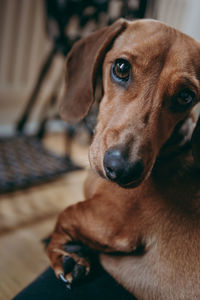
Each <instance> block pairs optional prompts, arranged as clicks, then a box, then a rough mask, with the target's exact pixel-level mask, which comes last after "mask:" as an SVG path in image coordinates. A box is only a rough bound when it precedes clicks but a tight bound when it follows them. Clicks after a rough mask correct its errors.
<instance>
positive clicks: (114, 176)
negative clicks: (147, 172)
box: [104, 149, 144, 186]
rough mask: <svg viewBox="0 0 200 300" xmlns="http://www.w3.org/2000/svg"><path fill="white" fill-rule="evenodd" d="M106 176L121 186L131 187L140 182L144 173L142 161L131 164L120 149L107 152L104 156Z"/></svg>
mask: <svg viewBox="0 0 200 300" xmlns="http://www.w3.org/2000/svg"><path fill="white" fill-rule="evenodd" d="M104 169H105V173H106V176H107V177H108V178H109V179H110V180H112V181H115V182H116V183H118V184H119V185H121V186H126V185H129V184H130V183H134V182H135V181H136V180H138V179H139V178H140V177H141V175H142V173H143V171H144V164H143V162H142V160H137V161H135V162H129V160H128V158H127V157H126V156H125V155H124V154H123V152H122V151H121V150H119V149H111V150H107V151H106V153H105V156H104Z"/></svg>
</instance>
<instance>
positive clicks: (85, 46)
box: [60, 19, 128, 123]
mask: <svg viewBox="0 0 200 300" xmlns="http://www.w3.org/2000/svg"><path fill="white" fill-rule="evenodd" d="M127 24H128V22H127V21H126V20H124V19H119V20H118V21H116V22H115V23H113V24H112V25H111V26H108V27H105V28H103V29H101V30H98V31H96V32H94V33H93V34H91V35H89V36H88V37H86V38H83V39H81V40H80V41H78V42H77V43H75V45H74V46H73V47H72V49H71V51H70V52H69V54H68V55H67V61H66V78H65V80H66V86H65V94H64V97H63V100H62V103H61V107H60V115H61V117H62V118H63V119H64V120H65V121H67V122H69V123H74V122H77V121H80V120H81V119H82V118H84V117H85V116H86V115H87V113H88V111H89V109H90V107H91V105H92V103H93V101H94V89H95V83H96V78H97V75H98V72H99V71H100V70H101V69H100V67H101V63H102V61H103V59H104V56H105V54H106V52H107V51H108V49H109V48H110V47H111V45H112V42H113V41H114V39H115V38H116V37H117V36H118V35H119V34H120V33H121V32H122V31H123V30H124V29H125V28H126V27H127Z"/></svg>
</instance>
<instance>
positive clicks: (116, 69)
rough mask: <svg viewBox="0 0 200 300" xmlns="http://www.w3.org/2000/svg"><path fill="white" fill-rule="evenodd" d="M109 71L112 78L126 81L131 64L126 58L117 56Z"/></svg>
mask: <svg viewBox="0 0 200 300" xmlns="http://www.w3.org/2000/svg"><path fill="white" fill-rule="evenodd" d="M111 71H112V76H113V77H114V79H117V80H121V81H125V82H127V81H128V80H129V77H130V72H131V64H130V63H129V62H128V60H126V59H122V58H118V59H116V61H115V62H114V63H113V65H112V69H111Z"/></svg>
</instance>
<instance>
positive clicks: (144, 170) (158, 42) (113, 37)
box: [61, 19, 200, 187]
mask: <svg viewBox="0 0 200 300" xmlns="http://www.w3.org/2000/svg"><path fill="white" fill-rule="evenodd" d="M101 72H102V82H103V97H102V100H101V103H100V111H99V116H98V123H97V126H96V133H95V136H94V139H93V142H92V144H91V147H90V153H89V158H90V163H91V166H92V168H93V169H94V170H96V171H97V172H98V173H99V174H101V175H102V176H104V177H106V178H108V179H110V180H112V181H115V182H116V183H118V184H119V185H121V186H123V187H134V186H136V185H138V184H139V183H141V182H142V180H144V179H145V178H146V177H147V176H148V175H149V174H150V172H151V170H152V167H153V165H154V163H155V161H156V158H157V156H158V154H159V152H160V149H161V148H162V146H163V145H164V144H165V143H166V141H167V140H168V139H169V138H170V136H171V135H172V133H173V132H174V129H175V128H176V127H177V126H178V124H179V123H180V122H182V121H183V120H184V119H186V118H187V116H188V115H189V113H190V111H191V109H192V108H193V107H194V106H195V104H196V103H197V102H198V101H199V96H200V95H199V92H200V90H199V88H200V44H199V43H198V42H196V41H195V40H194V39H192V38H190V37H189V36H187V35H185V34H183V33H181V32H179V31H177V30H175V29H174V28H171V27H169V26H166V25H165V24H163V23H160V22H158V21H154V20H139V21H135V22H129V21H126V20H124V19H120V20H118V21H117V22H115V23H113V24H112V25H111V26H109V27H106V28H104V29H102V30H99V31H97V32H95V33H93V34H92V35H90V36H89V37H86V38H84V39H82V40H80V41H79V42H77V43H76V44H75V45H74V47H73V48H72V50H71V52H70V53H69V55H68V57H67V66H66V76H67V78H66V93H65V97H64V99H63V103H62V106H61V116H62V117H63V119H65V120H66V121H68V122H76V121H79V120H80V119H82V118H83V117H84V116H86V114H87V113H88V111H89V108H90V106H91V105H92V103H93V100H94V89H95V83H96V78H97V75H98V74H100V73H101ZM199 131H200V122H198V127H197V128H196V130H195V133H194V134H193V144H194V147H193V149H194V154H198V151H199V150H198V149H199V146H200V145H199V140H200V137H199V139H198V135H199ZM196 141H198V142H196ZM196 157H197V162H198V156H196Z"/></svg>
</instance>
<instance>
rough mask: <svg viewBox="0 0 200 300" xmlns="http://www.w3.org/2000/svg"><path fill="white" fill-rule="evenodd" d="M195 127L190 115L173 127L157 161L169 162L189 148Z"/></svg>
mask: <svg viewBox="0 0 200 300" xmlns="http://www.w3.org/2000/svg"><path fill="white" fill-rule="evenodd" d="M195 125H196V121H195V119H194V117H193V116H192V115H190V116H188V117H187V118H185V119H184V120H183V121H181V122H180V123H178V125H177V126H176V127H175V129H174V131H173V133H172V135H171V137H170V138H169V139H168V140H167V142H166V143H165V144H164V145H163V147H162V148H161V151H160V153H159V156H158V160H159V161H160V160H162V161H163V160H169V159H171V158H173V157H175V156H177V155H178V154H180V153H182V152H183V151H185V150H188V149H190V147H191V138H192V134H193V131H194V128H195Z"/></svg>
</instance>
